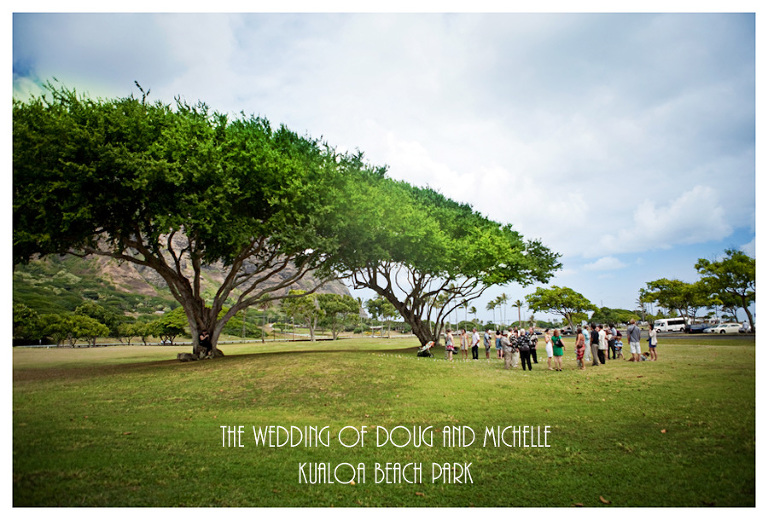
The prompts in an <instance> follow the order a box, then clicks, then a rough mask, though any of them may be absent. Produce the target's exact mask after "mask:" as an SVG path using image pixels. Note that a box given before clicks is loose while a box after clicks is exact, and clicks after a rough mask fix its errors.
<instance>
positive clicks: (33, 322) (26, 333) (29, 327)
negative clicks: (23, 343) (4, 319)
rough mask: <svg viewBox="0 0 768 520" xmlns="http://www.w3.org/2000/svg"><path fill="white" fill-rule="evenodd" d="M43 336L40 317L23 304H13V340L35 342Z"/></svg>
mask: <svg viewBox="0 0 768 520" xmlns="http://www.w3.org/2000/svg"><path fill="white" fill-rule="evenodd" d="M42 336H43V322H42V320H41V319H40V315H39V314H38V313H37V312H36V311H34V310H33V309H30V308H29V307H27V306H26V305H24V304H23V303H14V304H13V339H20V340H27V341H30V340H35V339H40V338H41V337H42Z"/></svg>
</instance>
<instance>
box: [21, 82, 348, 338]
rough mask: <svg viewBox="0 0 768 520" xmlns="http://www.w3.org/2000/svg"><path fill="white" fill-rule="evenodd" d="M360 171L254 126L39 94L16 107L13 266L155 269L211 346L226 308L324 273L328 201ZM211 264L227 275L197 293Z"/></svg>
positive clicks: (242, 120)
mask: <svg viewBox="0 0 768 520" xmlns="http://www.w3.org/2000/svg"><path fill="white" fill-rule="evenodd" d="M142 92H143V91H142ZM360 167H361V160H360V157H358V156H347V155H341V154H338V153H336V152H335V151H334V150H333V149H331V148H329V147H328V146H325V145H323V144H322V143H320V142H318V141H317V140H314V139H311V138H308V137H301V136H299V135H297V134H296V133H294V132H292V131H290V130H288V129H287V128H285V127H280V128H272V126H271V125H270V124H269V122H268V121H267V120H266V119H263V118H259V117H252V116H245V115H240V116H239V117H237V118H231V117H229V116H227V115H225V114H221V113H218V112H213V111H211V110H210V109H209V108H208V107H207V106H206V105H204V104H202V103H198V104H195V105H190V104H188V103H185V102H183V101H181V100H177V102H176V103H175V104H174V105H167V104H163V103H160V102H155V103H149V102H148V101H147V99H146V97H145V96H142V97H141V99H135V98H134V97H133V96H131V97H127V98H119V99H107V100H101V99H99V100H96V99H90V98H88V97H85V96H81V95H79V94H77V93H76V92H74V91H72V90H69V89H66V88H60V87H57V86H51V85H49V91H48V93H47V94H46V95H44V96H41V97H37V98H32V99H30V100H27V101H20V100H14V102H13V258H14V264H16V263H19V262H26V261H28V260H29V259H30V258H33V257H34V256H36V255H45V254H50V253H70V254H74V255H81V256H85V255H101V256H107V257H112V258H115V259H117V260H118V261H122V262H131V263H134V264H137V265H140V266H144V267H146V268H150V269H153V270H155V271H156V272H157V273H158V274H159V275H160V276H161V277H162V278H163V280H165V282H166V283H167V285H168V287H169V289H170V291H171V293H172V295H173V296H174V298H175V299H176V300H177V301H178V302H179V303H180V304H181V305H182V307H183V309H184V311H185V314H186V317H187V320H188V322H189V327H190V332H191V334H192V338H193V339H194V341H195V346H194V350H195V353H199V352H200V348H199V345H197V338H198V334H199V332H202V331H207V332H208V333H209V334H210V335H211V338H212V342H213V344H214V346H215V345H216V342H217V340H218V337H219V335H220V333H221V330H222V329H223V327H224V325H225V324H226V322H227V321H228V320H229V319H230V318H231V317H232V316H234V315H235V314H236V313H237V312H239V311H241V310H243V309H245V308H247V307H248V306H251V305H253V304H255V303H257V302H258V303H263V302H265V301H269V300H271V299H276V298H280V297H283V296H284V293H285V292H286V290H287V289H288V288H289V287H291V286H292V285H293V284H295V283H296V282H298V281H299V280H301V279H302V278H304V277H305V275H306V274H307V273H309V272H314V273H315V278H314V279H316V280H317V281H318V283H317V284H316V285H315V286H313V287H311V288H306V287H305V289H307V292H312V291H314V290H316V289H317V287H319V286H320V285H321V284H322V283H323V282H325V281H326V280H328V279H330V278H331V277H332V276H333V269H332V263H333V258H334V257H333V254H334V251H335V250H336V243H337V240H338V237H339V226H340V225H342V223H341V222H340V221H339V220H338V219H337V218H336V215H337V213H338V212H336V211H335V210H334V208H333V206H334V205H335V204H338V203H339V196H338V195H339V194H338V189H339V186H341V185H343V181H342V179H343V177H344V175H345V174H346V172H348V171H352V170H355V169H358V168H360ZM214 264H218V265H221V266H223V267H224V268H225V272H226V275H225V278H224V280H223V281H222V282H221V284H220V285H219V286H218V287H216V288H215V293H214V294H213V296H212V297H211V296H209V297H208V298H206V297H205V295H204V294H203V290H202V276H203V271H202V268H203V266H205V265H214ZM278 275H279V276H278ZM225 304H226V306H227V311H226V312H223V313H222V310H223V309H224V308H225Z"/></svg>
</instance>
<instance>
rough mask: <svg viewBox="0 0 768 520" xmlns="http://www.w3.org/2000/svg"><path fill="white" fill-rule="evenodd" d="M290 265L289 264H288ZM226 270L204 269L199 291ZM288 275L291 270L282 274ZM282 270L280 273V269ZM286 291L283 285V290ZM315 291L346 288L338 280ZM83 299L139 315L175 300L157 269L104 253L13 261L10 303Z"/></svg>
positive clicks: (59, 304)
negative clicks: (11, 297) (25, 262)
mask: <svg viewBox="0 0 768 520" xmlns="http://www.w3.org/2000/svg"><path fill="white" fill-rule="evenodd" d="M289 269H292V267H289ZM225 275H226V273H225V271H224V269H223V268H221V267H219V266H207V267H204V268H203V270H202V282H201V286H202V291H203V293H204V294H210V295H211V296H213V294H214V293H215V291H216V289H217V288H218V286H219V284H220V283H221V281H223V280H224V277H225ZM288 275H290V271H289V270H286V272H284V273H282V276H288ZM278 276H280V275H278ZM313 285H314V279H313V278H311V277H305V279H303V280H301V281H300V282H299V283H298V284H296V285H294V286H293V287H291V289H305V290H306V289H308V288H309V287H312V286H313ZM284 292H286V293H287V289H286V290H285V291H284ZM318 292H320V293H333V294H349V291H348V289H347V287H346V286H345V285H344V284H343V283H341V282H338V281H334V282H329V283H328V284H326V285H325V286H323V287H322V288H321V289H320V290H319V291H318ZM85 300H94V301H96V302H97V303H99V304H100V305H101V306H103V307H106V308H107V309H110V310H112V311H113V312H116V313H118V314H125V315H130V316H134V317H137V316H140V315H142V314H153V313H156V312H163V311H168V310H170V309H172V308H174V307H176V306H178V303H177V302H176V300H174V298H173V297H172V296H171V293H170V291H169V290H168V287H167V285H166V283H165V281H164V280H163V279H162V278H161V277H160V275H159V274H157V272H156V271H154V270H152V269H148V268H146V267H144V266H139V265H136V264H133V263H130V262H118V261H117V260H114V259H111V258H106V257H95V256H94V257H88V258H78V257H75V256H70V255H65V256H54V255H51V256H48V257H45V258H43V259H40V260H33V261H30V263H29V264H27V265H23V266H22V265H19V266H16V267H15V269H14V271H13V303H23V304H25V305H27V306H28V307H30V308H32V309H34V310H35V311H37V312H38V313H39V314H53V313H62V312H71V311H74V310H75V308H77V306H78V305H80V304H81V303H83V301H85Z"/></svg>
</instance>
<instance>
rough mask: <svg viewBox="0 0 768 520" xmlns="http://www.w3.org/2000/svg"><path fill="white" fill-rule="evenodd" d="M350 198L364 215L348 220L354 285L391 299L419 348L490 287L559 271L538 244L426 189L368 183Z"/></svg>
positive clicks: (387, 182)
mask: <svg viewBox="0 0 768 520" xmlns="http://www.w3.org/2000/svg"><path fill="white" fill-rule="evenodd" d="M375 195H378V196H375ZM354 197H355V203H354V204H353V207H355V208H360V207H365V208H366V210H365V211H359V214H361V215H364V217H365V218H364V219H363V218H357V219H356V218H355V216H354V215H350V216H349V218H350V219H351V220H353V221H354V226H356V233H355V240H354V241H350V243H349V246H348V249H346V251H345V255H344V257H345V262H346V267H347V271H348V272H349V273H351V280H352V282H353V283H354V285H355V287H356V288H368V289H371V290H373V291H374V292H375V293H376V294H378V295H379V296H382V297H384V298H385V299H386V300H387V301H389V302H390V303H391V304H392V305H393V306H394V307H395V309H396V310H397V311H398V313H399V314H400V315H401V316H402V317H403V319H404V320H405V322H407V323H408V324H409V325H411V328H412V332H413V333H414V334H415V335H416V337H417V338H418V339H419V341H420V342H421V343H422V344H426V343H427V342H429V341H435V342H437V341H438V339H439V337H440V333H441V331H442V328H443V324H444V322H445V320H446V319H447V318H448V316H449V315H450V313H451V312H453V311H454V310H455V309H457V308H460V307H461V306H463V305H464V304H465V302H467V303H469V302H472V301H473V300H475V299H477V298H479V297H480V296H482V294H483V293H484V292H485V290H486V289H488V288H489V287H491V286H494V285H504V284H508V283H512V282H517V283H520V284H523V285H527V284H529V283H533V282H534V281H538V282H544V281H546V280H548V278H549V276H551V273H552V272H553V271H554V270H555V269H557V268H559V267H560V264H559V263H558V262H557V257H558V255H556V254H554V253H552V252H551V251H549V249H547V248H546V247H544V246H543V245H542V244H541V243H540V242H538V241H528V242H526V241H525V240H523V237H522V236H521V235H520V234H519V233H517V232H515V231H514V230H512V227H511V226H509V225H501V224H499V223H497V222H493V221H491V220H489V219H487V218H485V217H483V216H482V215H480V214H479V213H477V212H475V211H474V210H472V208H471V207H470V206H468V205H465V204H460V203H457V202H455V201H452V200H450V199H448V198H446V197H444V196H443V195H441V194H439V193H437V192H435V191H434V190H431V189H429V188H415V187H412V186H410V185H407V184H405V183H398V182H395V181H391V180H390V179H387V178H380V179H374V178H369V179H368V182H366V183H363V184H362V188H361V189H359V190H357V193H356V195H354ZM438 296H441V297H439V298H438Z"/></svg>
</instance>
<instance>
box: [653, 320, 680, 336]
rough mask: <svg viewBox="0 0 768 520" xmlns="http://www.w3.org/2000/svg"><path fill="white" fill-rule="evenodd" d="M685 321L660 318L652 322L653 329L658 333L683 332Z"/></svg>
mask: <svg viewBox="0 0 768 520" xmlns="http://www.w3.org/2000/svg"><path fill="white" fill-rule="evenodd" d="M686 323H687V321H686V319H685V318H682V317H680V318H661V319H658V320H654V322H653V328H654V329H656V330H657V331H659V332H683V331H684V330H685V325H686Z"/></svg>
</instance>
